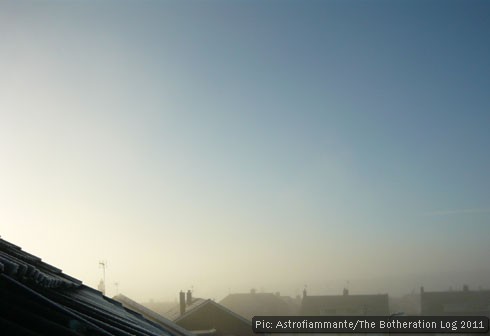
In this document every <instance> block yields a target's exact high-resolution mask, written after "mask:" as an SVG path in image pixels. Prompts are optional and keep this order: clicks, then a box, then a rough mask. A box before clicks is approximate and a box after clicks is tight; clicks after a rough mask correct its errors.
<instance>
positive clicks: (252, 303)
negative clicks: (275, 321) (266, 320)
mask: <svg viewBox="0 0 490 336" xmlns="http://www.w3.org/2000/svg"><path fill="white" fill-rule="evenodd" d="M220 304H222V305H223V306H225V307H226V308H228V309H230V310H232V311H234V312H235V313H237V314H239V315H241V316H243V317H245V318H246V319H248V320H250V321H251V320H252V318H253V317H254V316H266V315H270V316H281V315H295V314H297V309H298V308H297V307H296V308H295V306H294V304H293V303H292V301H289V302H288V300H287V298H285V297H283V296H280V295H279V294H273V293H256V292H255V291H254V290H252V291H251V292H250V293H238V294H230V295H228V296H227V297H225V298H224V299H223V300H221V301H220ZM295 310H296V311H295Z"/></svg>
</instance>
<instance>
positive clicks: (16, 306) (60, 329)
mask: <svg viewBox="0 0 490 336" xmlns="http://www.w3.org/2000/svg"><path fill="white" fill-rule="evenodd" d="M0 297H1V300H0V330H1V333H2V335H30V336H34V335H50V336H51V335H68V336H69V335H78V336H80V335H94V336H96V335H97V336H98V335H101V336H102V335H104V336H123V335H124V336H127V335H136V336H143V335H145V336H157V335H160V336H161V335H179V336H191V335H192V334H191V333H189V332H188V331H186V330H184V329H183V328H181V327H179V326H178V325H176V324H175V323H173V322H171V321H168V322H166V323H162V324H156V323H153V322H152V321H150V320H148V319H146V318H144V317H143V316H141V315H140V314H137V313H135V312H134V311H132V310H129V309H125V308H124V307H123V306H122V305H121V304H120V303H119V302H117V301H115V300H112V299H110V298H108V297H106V296H104V295H102V293H101V292H99V291H97V290H95V289H93V288H90V287H87V286H85V285H83V284H82V282H81V281H80V280H77V279H75V278H72V277H70V276H68V275H66V274H64V273H62V271H61V270H60V269H58V268H56V267H53V266H51V265H49V264H46V263H44V262H43V261H42V260H41V259H40V258H38V257H36V256H34V255H31V254H29V253H26V252H24V251H22V249H21V248H20V247H18V246H15V245H13V244H11V243H9V242H7V241H5V240H3V239H0Z"/></svg>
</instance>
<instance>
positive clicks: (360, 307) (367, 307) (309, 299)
mask: <svg viewBox="0 0 490 336" xmlns="http://www.w3.org/2000/svg"><path fill="white" fill-rule="evenodd" d="M300 315H304V316H308V315H311V316H313V315H327V316H329V315H332V316H335V315H337V316H339V315H347V316H348V315H363V316H387V315H389V303H388V294H376V295H350V294H349V295H320V296H305V297H303V302H302V304H301V310H300Z"/></svg>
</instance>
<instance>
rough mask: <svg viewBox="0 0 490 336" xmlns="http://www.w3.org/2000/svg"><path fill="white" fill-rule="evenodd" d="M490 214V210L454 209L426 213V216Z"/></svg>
mask: <svg viewBox="0 0 490 336" xmlns="http://www.w3.org/2000/svg"><path fill="white" fill-rule="evenodd" d="M480 213H490V208H474V209H453V210H437V211H429V212H424V213H423V215H424V216H450V215H465V214H468V215H469V214H480Z"/></svg>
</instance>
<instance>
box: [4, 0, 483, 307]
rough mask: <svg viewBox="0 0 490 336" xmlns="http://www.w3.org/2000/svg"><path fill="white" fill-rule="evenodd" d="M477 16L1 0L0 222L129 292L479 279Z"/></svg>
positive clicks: (353, 7) (416, 10) (289, 4)
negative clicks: (103, 262)
mask: <svg viewBox="0 0 490 336" xmlns="http://www.w3.org/2000/svg"><path fill="white" fill-rule="evenodd" d="M489 13H490V3H489V2H488V1H416V0H415V1H401V0H398V1H353V0H347V1H299V0H298V1H142V2H140V1H45V2H40V1H3V2H2V3H1V4H0V31H1V32H2V33H1V34H0V55H1V57H0V69H1V73H2V75H1V77H0V160H1V161H0V223H1V224H0V225H1V226H0V228H1V232H0V234H1V235H2V237H3V238H5V239H7V240H10V241H12V242H13V243H16V244H18V245H20V246H22V247H23V248H24V249H26V250H28V251H31V252H33V253H35V254H37V255H39V256H40V257H42V258H43V259H46V260H47V261H48V262H51V263H53V264H55V265H56V266H58V267H60V268H62V269H63V270H65V271H66V272H68V273H70V274H72V275H74V276H76V277H78V278H81V279H82V280H84V281H85V282H86V283H88V284H89V285H93V286H95V285H96V284H97V283H98V280H99V278H100V273H101V272H100V270H99V269H98V268H97V264H98V261H99V259H104V258H105V259H108V261H109V264H110V265H111V266H110V267H111V268H110V272H108V276H110V277H111V281H119V282H120V283H121V285H120V288H121V290H122V291H125V292H126V293H127V294H129V295H130V296H133V297H135V298H136V299H147V298H150V297H154V298H159V297H162V298H163V297H170V296H172V295H174V294H176V293H177V291H178V290H180V289H186V288H187V287H189V286H191V285H192V286H194V288H195V290H196V293H198V294H199V291H200V295H202V296H208V297H217V298H220V297H222V296H224V295H226V294H227V293H228V291H230V290H231V291H232V292H233V291H247V290H248V289H249V288H251V287H256V288H264V290H269V291H275V290H277V289H280V290H282V291H284V292H286V294H288V293H289V294H296V292H298V291H299V290H301V289H302V286H303V285H304V284H305V283H310V284H312V283H328V282H329V281H333V279H364V278H373V277H377V276H382V275H383V276H384V275H386V276H392V275H398V274H402V275H403V274H419V273H420V274H422V273H424V272H425V273H426V272H449V271H454V270H458V271H462V272H466V271H475V270H478V271H480V270H482V269H483V270H488V257H489V256H490V244H489V243H488V237H490V222H489V221H490V176H489V172H490V150H489V148H490V98H489V97H490V95H489V92H488V91H489V88H490V43H489V42H490V20H489V16H488V14H489ZM319 265H321V267H319ZM135 271H136V272H135ZM135 273H138V274H144V275H138V276H135ZM425 273H424V274H425ZM257 274H259V276H258V275H257ZM463 280H465V281H468V282H470V283H471V284H472V285H474V286H479V285H484V284H485V283H487V284H488V279H473V278H472V279H463ZM339 281H340V280H339ZM342 281H344V280H342ZM480 282H481V283H480ZM351 283H356V286H357V288H358V289H359V291H362V290H364V291H369V289H368V288H365V287H363V283H362V280H357V282H355V281H353V280H352V281H351ZM451 285H454V286H455V287H456V286H460V285H462V284H459V283H458V284H451ZM410 289H411V288H410ZM324 290H326V288H317V291H318V292H322V291H324ZM332 290H333V291H338V292H339V293H340V290H341V288H338V289H337V288H332ZM381 290H382V289H381ZM407 290H409V289H407ZM288 291H289V292H288ZM293 292H294V293H293Z"/></svg>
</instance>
